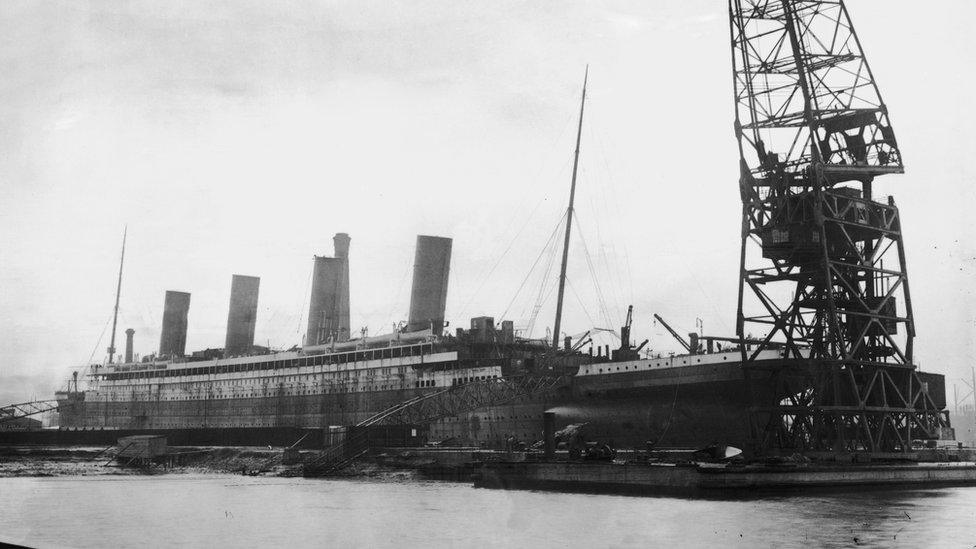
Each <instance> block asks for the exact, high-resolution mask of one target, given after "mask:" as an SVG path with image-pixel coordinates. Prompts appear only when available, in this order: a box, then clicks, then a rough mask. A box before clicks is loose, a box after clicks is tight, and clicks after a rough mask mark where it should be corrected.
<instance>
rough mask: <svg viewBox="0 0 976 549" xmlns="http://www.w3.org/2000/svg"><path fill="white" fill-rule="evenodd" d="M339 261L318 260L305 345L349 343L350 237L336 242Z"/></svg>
mask: <svg viewBox="0 0 976 549" xmlns="http://www.w3.org/2000/svg"><path fill="white" fill-rule="evenodd" d="M332 241H333V244H334V245H335V257H321V256H315V263H314V267H313V268H312V295H311V297H310V299H309V306H308V332H307V333H306V334H305V345H306V346H309V345H321V344H323V343H328V342H329V341H347V340H348V339H349V241H350V239H349V235H348V234H346V233H337V234H336V235H335V237H334V238H333V239H332Z"/></svg>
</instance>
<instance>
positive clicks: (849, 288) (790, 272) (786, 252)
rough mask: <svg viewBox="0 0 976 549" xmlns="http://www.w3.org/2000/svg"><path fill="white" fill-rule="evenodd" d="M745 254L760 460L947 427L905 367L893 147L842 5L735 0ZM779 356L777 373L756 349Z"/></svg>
mask: <svg viewBox="0 0 976 549" xmlns="http://www.w3.org/2000/svg"><path fill="white" fill-rule="evenodd" d="M729 16H730V31H731V39H732V40H731V45H732V61H733V75H734V78H733V82H734V89H735V107H736V123H735V130H736V137H737V139H738V144H739V152H740V181H739V187H740V195H741V199H742V231H741V238H742V252H741V256H740V284H739V299H738V301H739V305H738V314H737V322H736V331H737V335H738V336H739V337H740V338H746V337H748V336H751V335H752V334H751V331H752V330H756V331H758V332H759V334H761V335H759V338H760V339H761V341H762V343H760V344H759V345H756V346H754V347H752V348H747V347H746V346H745V345H743V346H742V359H743V363H744V368H745V369H746V375H747V377H748V378H749V379H750V380H751V382H752V384H753V391H752V392H753V397H754V398H753V407H752V414H751V417H752V434H753V438H754V442H755V444H756V451H757V452H759V453H776V452H780V451H784V450H785V451H796V450H802V451H825V452H835V453H836V452H871V453H876V454H881V453H891V452H907V451H908V450H910V448H911V441H912V439H913V438H933V437H935V436H937V434H938V431H939V429H938V428H939V427H942V426H948V415H947V414H946V413H945V412H944V411H942V410H938V409H936V408H937V407H936V406H935V405H934V403H933V400H932V399H931V398H930V397H929V396H928V393H927V390H926V386H925V385H924V384H923V383H922V382H921V381H920V379H919V376H918V375H917V373H916V371H915V366H914V363H913V360H912V352H913V339H914V336H915V325H914V320H913V316H912V307H911V294H910V292H909V284H908V275H907V269H906V264H905V254H904V244H903V241H902V230H901V218H900V215H899V212H898V209H897V207H896V206H895V204H894V201H893V200H892V199H891V198H890V197H889V198H888V200H887V201H886V202H879V201H875V200H874V199H873V196H872V191H873V189H872V182H873V180H874V179H875V178H876V177H877V176H880V175H885V174H889V173H901V172H902V171H903V166H902V159H901V152H900V151H899V149H898V145H897V142H896V140H895V135H894V131H893V130H892V128H891V125H890V121H889V119H888V111H887V107H886V106H885V104H884V103H883V101H882V100H881V96H880V93H879V91H878V88H877V85H876V84H875V81H874V76H873V74H872V73H871V70H870V67H869V66H868V63H867V60H866V58H865V57H864V55H863V52H862V51H861V46H860V42H859V41H858V38H857V35H856V33H855V32H854V28H853V26H852V24H851V21H850V17H849V16H848V13H847V10H846V7H845V6H844V3H843V1H842V0H832V1H831V0H820V1H812V0H730V2H729ZM773 345H775V346H776V347H777V348H780V347H783V348H785V357H784V360H783V361H782V362H781V363H779V364H777V365H769V364H762V365H760V364H758V363H757V362H756V358H757V357H758V356H759V353H760V352H762V351H763V350H766V349H769V348H772V347H773Z"/></svg>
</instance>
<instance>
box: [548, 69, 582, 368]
mask: <svg viewBox="0 0 976 549" xmlns="http://www.w3.org/2000/svg"><path fill="white" fill-rule="evenodd" d="M589 74H590V66H589V65H587V66H586V72H585V73H584V74H583V98H582V99H581V100H580V114H579V126H578V127H577V129H576V153H575V156H574V157H573V182H572V184H571V185H570V187H569V207H568V208H566V237H565V238H564V239H563V263H562V267H560V269H559V295H558V297H557V301H556V322H555V324H554V325H553V334H552V348H553V350H556V349H559V325H560V323H561V322H562V318H563V293H564V292H565V290H566V262H567V261H568V260H569V234H570V231H571V230H572V228H573V201H574V199H575V198H576V169H577V167H579V153H580V138H581V137H582V135H583V107H585V106H586V79H587V77H588V76H589Z"/></svg>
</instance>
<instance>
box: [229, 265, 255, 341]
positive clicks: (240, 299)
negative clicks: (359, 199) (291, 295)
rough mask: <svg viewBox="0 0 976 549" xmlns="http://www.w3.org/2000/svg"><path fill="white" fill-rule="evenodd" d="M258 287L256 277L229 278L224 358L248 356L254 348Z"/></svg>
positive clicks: (240, 276)
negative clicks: (228, 305)
mask: <svg viewBox="0 0 976 549" xmlns="http://www.w3.org/2000/svg"><path fill="white" fill-rule="evenodd" d="M260 285H261V279H260V278H258V277H256V276H245V275H234V276H233V277H232V278H231V282H230V310H229V311H228V313H227V338H226V339H225V340H224V358H227V357H231V356H240V355H246V354H249V353H250V352H251V347H253V346H254V325H255V323H256V322H257V316H258V287H259V286H260Z"/></svg>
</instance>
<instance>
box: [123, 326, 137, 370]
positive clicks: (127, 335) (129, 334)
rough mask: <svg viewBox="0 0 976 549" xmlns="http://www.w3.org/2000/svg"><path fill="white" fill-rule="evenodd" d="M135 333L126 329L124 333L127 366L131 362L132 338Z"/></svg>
mask: <svg viewBox="0 0 976 549" xmlns="http://www.w3.org/2000/svg"><path fill="white" fill-rule="evenodd" d="M135 333H136V331H135V330H133V329H132V328H128V329H126V331H125V363H126V364H129V363H130V362H132V336H133V335H135Z"/></svg>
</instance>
